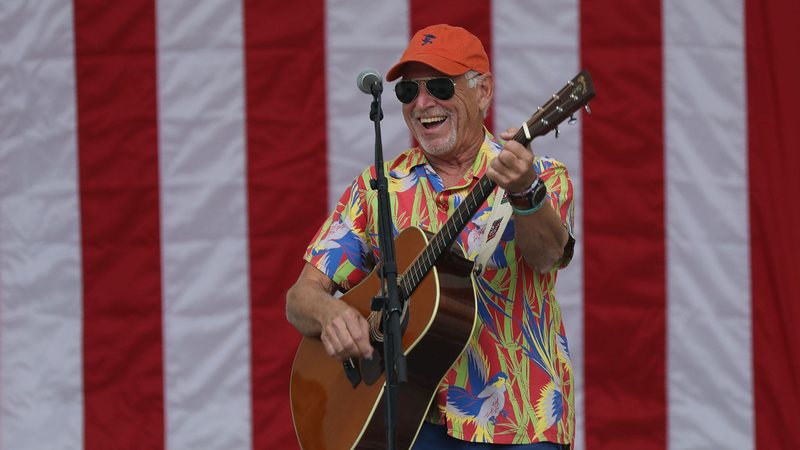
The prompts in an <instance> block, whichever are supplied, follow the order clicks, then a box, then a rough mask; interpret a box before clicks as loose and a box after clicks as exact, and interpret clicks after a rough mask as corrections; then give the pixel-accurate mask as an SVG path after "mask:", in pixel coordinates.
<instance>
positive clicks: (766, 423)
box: [746, 0, 800, 448]
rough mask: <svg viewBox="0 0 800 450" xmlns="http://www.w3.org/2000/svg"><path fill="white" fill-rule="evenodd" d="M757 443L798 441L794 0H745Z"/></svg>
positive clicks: (799, 132) (799, 99)
mask: <svg viewBox="0 0 800 450" xmlns="http://www.w3.org/2000/svg"><path fill="white" fill-rule="evenodd" d="M746 15H747V23H746V30H747V31H746V36H747V89H748V105H749V106H748V111H749V112H750V113H749V115H748V129H749V148H750V152H749V171H750V176H749V186H750V243H751V244H750V252H751V261H752V262H751V276H752V283H753V286H752V289H753V291H752V298H753V384H754V389H753V394H754V397H755V398H754V400H755V414H756V421H755V423H756V446H757V448H798V447H800V428H798V427H797V418H798V417H800V328H798V326H797V323H800V304H799V303H798V300H800V277H798V276H797V261H798V256H797V255H800V234H798V232H797V230H800V209H799V208H798V207H797V204H798V200H797V196H798V194H800V178H799V177H798V176H797V169H798V167H800V152H798V149H800V127H798V126H797V113H796V111H795V109H796V108H797V105H798V104H800V91H798V89H797V88H796V85H797V80H800V62H798V59H797V57H796V55H797V46H798V43H800V28H798V26H797V18H798V17H800V3H798V2H797V0H750V1H747V2H746Z"/></svg>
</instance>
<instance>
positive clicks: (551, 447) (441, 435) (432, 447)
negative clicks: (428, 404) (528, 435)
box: [411, 422, 569, 450]
mask: <svg viewBox="0 0 800 450" xmlns="http://www.w3.org/2000/svg"><path fill="white" fill-rule="evenodd" d="M442 449H447V450H501V449H502V450H562V449H569V446H568V445H561V444H554V443H552V442H537V443H535V444H486V443H482V442H467V441H462V440H459V439H455V438H452V437H450V436H449V435H448V434H447V427H445V426H444V425H434V424H432V423H429V422H425V423H423V424H422V428H421V429H420V430H419V435H418V436H417V440H416V442H414V446H413V447H412V448H411V450H442Z"/></svg>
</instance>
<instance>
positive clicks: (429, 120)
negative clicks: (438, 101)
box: [419, 117, 445, 123]
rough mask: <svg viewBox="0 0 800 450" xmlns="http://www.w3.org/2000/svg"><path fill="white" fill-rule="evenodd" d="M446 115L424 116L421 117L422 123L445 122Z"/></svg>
mask: <svg viewBox="0 0 800 450" xmlns="http://www.w3.org/2000/svg"><path fill="white" fill-rule="evenodd" d="M444 120H445V117H423V118H421V119H419V121H420V122H422V123H434V122H443V121H444Z"/></svg>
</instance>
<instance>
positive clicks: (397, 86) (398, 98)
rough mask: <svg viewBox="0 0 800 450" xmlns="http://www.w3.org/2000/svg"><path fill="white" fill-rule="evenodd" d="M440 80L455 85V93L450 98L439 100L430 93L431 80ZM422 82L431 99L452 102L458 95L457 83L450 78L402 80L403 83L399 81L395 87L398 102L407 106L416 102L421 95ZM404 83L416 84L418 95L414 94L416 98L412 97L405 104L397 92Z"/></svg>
mask: <svg viewBox="0 0 800 450" xmlns="http://www.w3.org/2000/svg"><path fill="white" fill-rule="evenodd" d="M438 79H444V80H447V81H449V82H450V83H452V85H453V93H452V94H450V96H449V97H447V98H439V97H438V96H436V95H434V94H433V92H431V91H430V89H428V82H429V81H431V80H438ZM420 82H422V83H423V84H425V90H426V91H428V94H429V95H430V96H431V97H433V98H435V99H437V100H442V101H447V100H450V99H451V98H453V97H454V96H455V95H456V81H455V80H454V79H452V78H450V77H446V76H439V77H427V78H415V79H413V80H401V81H398V82H397V84H395V85H394V95H395V96H396V97H397V100H400V103H402V104H404V105H407V104H409V103H411V102H413V101H414V100H416V98H417V97H419V93H420V90H421V88H420V87H419V84H420ZM402 83H414V84H416V85H417V93H416V94H414V96H413V97H411V99H410V100H408V101H407V102H404V101H403V100H402V99H400V94H399V93H398V92H397V89H398V88H399V87H400V85H401V84H402Z"/></svg>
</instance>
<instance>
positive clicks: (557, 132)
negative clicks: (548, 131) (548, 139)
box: [556, 127, 561, 139]
mask: <svg viewBox="0 0 800 450" xmlns="http://www.w3.org/2000/svg"><path fill="white" fill-rule="evenodd" d="M560 133H561V132H560V131H558V127H556V139H558V135H559V134H560Z"/></svg>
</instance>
